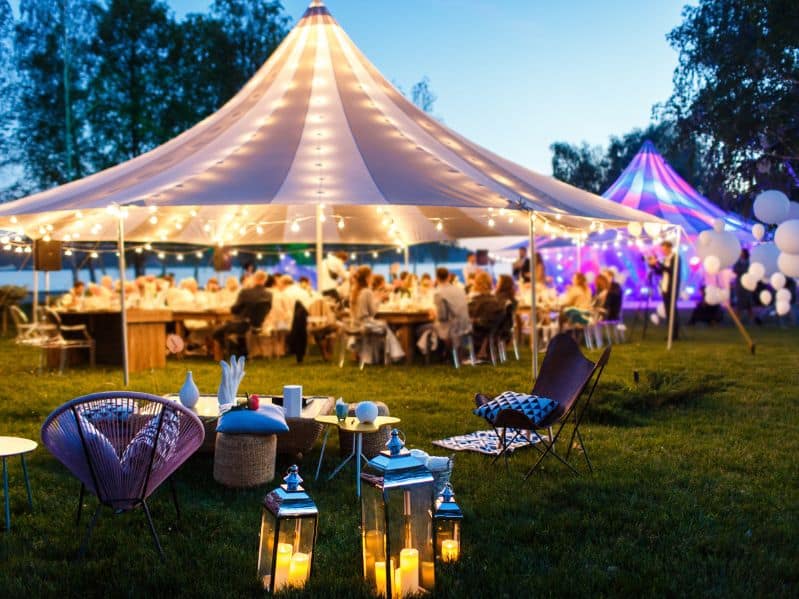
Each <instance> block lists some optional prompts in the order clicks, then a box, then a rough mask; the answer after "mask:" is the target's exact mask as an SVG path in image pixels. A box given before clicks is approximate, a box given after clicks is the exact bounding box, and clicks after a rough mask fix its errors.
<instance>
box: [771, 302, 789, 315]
mask: <svg viewBox="0 0 799 599" xmlns="http://www.w3.org/2000/svg"><path fill="white" fill-rule="evenodd" d="M774 307H775V308H776V310H777V315H778V316H785V315H786V314H787V313H788V312H790V311H791V304H790V303H789V302H777V303H776V305H775V306H774Z"/></svg>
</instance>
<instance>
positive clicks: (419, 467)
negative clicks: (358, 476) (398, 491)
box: [364, 429, 433, 494]
mask: <svg viewBox="0 0 799 599" xmlns="http://www.w3.org/2000/svg"><path fill="white" fill-rule="evenodd" d="M369 469H371V470H372V471H373V472H375V473H376V474H377V475H378V476H379V477H381V479H380V481H379V482H376V481H374V480H373V478H372V477H371V476H370V475H369V474H368V473H367V474H366V475H365V476H364V480H366V481H367V482H369V483H371V484H375V485H376V486H378V487H380V488H382V489H383V490H388V489H391V488H397V487H408V486H412V485H423V484H429V485H432V484H433V475H432V474H431V473H430V471H429V470H428V469H427V467H426V466H425V465H424V463H423V462H422V461H421V460H420V459H418V458H415V457H413V456H412V455H411V452H410V451H408V450H407V449H406V448H405V444H404V443H403V442H402V439H401V438H400V431H398V430H397V429H394V430H392V431H391V439H390V440H389V442H388V443H387V444H386V449H384V450H383V451H381V452H380V453H379V454H378V455H377V456H375V457H374V458H372V460H370V461H369ZM431 494H432V492H431Z"/></svg>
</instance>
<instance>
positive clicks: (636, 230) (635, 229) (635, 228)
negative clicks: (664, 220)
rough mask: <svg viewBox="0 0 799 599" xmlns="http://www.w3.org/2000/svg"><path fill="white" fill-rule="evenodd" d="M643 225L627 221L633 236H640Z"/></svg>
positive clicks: (629, 231) (628, 229)
mask: <svg viewBox="0 0 799 599" xmlns="http://www.w3.org/2000/svg"><path fill="white" fill-rule="evenodd" d="M642 231H643V227H642V226H641V223H636V222H631V223H627V232H628V233H629V234H630V235H632V236H633V237H640V236H641V232H642Z"/></svg>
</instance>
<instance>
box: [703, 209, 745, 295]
mask: <svg viewBox="0 0 799 599" xmlns="http://www.w3.org/2000/svg"><path fill="white" fill-rule="evenodd" d="M696 253H697V255H698V256H699V257H700V258H701V259H702V265H703V266H704V267H705V272H706V273H707V274H709V275H715V274H718V273H719V272H721V271H722V270H724V269H725V268H729V267H730V266H732V265H733V264H735V262H736V260H738V256H740V255H741V242H740V241H738V237H736V235H735V233H733V232H732V231H725V230H724V221H723V220H721V219H720V218H717V219H715V220H714V221H713V229H708V230H707V231H702V232H701V233H700V234H699V239H698V243H697V246H696ZM729 299H730V291H729V289H723V288H721V287H716V286H715V285H708V286H706V287H705V301H706V302H707V303H708V304H710V305H713V306H716V305H718V304H722V303H725V302H727V301H729Z"/></svg>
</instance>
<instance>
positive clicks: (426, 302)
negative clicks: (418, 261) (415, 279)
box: [416, 273, 435, 308]
mask: <svg viewBox="0 0 799 599" xmlns="http://www.w3.org/2000/svg"><path fill="white" fill-rule="evenodd" d="M433 296H434V290H433V279H432V277H430V275H429V274H428V273H424V274H423V275H422V278H421V279H419V289H418V290H417V291H416V302H417V303H418V304H419V305H420V306H421V307H423V308H433V306H434V305H435V304H434V302H433Z"/></svg>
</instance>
